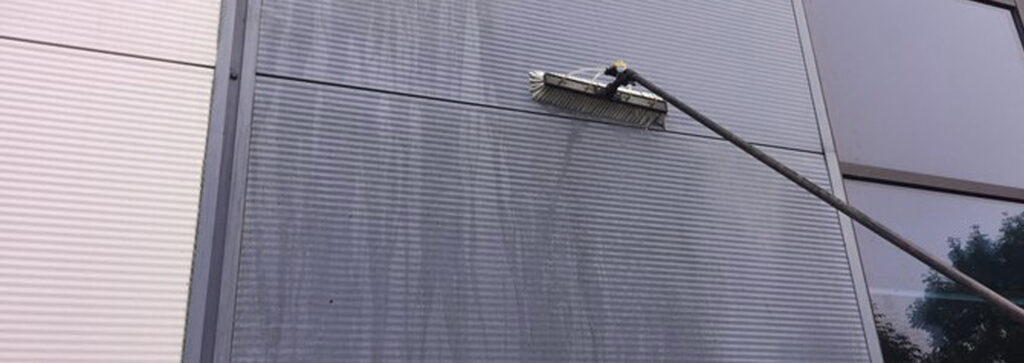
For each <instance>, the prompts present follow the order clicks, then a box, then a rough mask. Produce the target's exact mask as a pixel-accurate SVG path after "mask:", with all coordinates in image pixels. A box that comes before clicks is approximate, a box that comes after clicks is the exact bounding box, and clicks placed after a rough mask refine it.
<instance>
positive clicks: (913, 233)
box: [846, 180, 1024, 362]
mask: <svg viewBox="0 0 1024 363" xmlns="http://www.w3.org/2000/svg"><path fill="white" fill-rule="evenodd" d="M846 186H847V193H848V194H849V197H850V201H851V202H852V203H853V204H854V205H856V206H858V207H860V208H861V209H863V210H864V211H865V212H867V213H868V214H870V215H872V216H874V217H875V218H878V219H879V220H881V221H882V222H883V223H885V224H887V225H889V226H890V227H892V228H893V229H894V230H896V231H897V232H899V233H901V234H903V235H904V236H906V237H907V238H910V239H911V240H912V241H914V242H915V243H917V244H918V245H920V246H922V247H924V248H925V249H926V250H928V251H929V252H931V253H932V254H934V255H937V256H942V257H945V258H946V261H947V262H952V263H953V264H954V266H956V267H957V268H959V269H961V270H962V271H964V272H966V273H968V274H969V275H971V276H972V277H974V278H976V279H978V280H980V281H981V282H983V283H985V284H986V285H988V286H990V287H992V288H994V289H996V290H997V291H999V292H1000V293H1003V294H1004V296H1008V297H1009V298H1011V299H1014V301H1018V302H1019V303H1022V304H1024V300H1022V299H1024V294H1022V291H1024V248H1022V247H1024V205H1022V204H1016V203H1009V202H1002V201H996V200H989V199H982V198H974V197H966V196H961V195H955V194H946V193H938V192H931V191H925V190H919V189H912V188H903V187H894V186H889V185H883V184H876V183H867V182H858V181H851V180H847V181H846ZM856 235H857V242H858V243H859V246H860V250H861V258H862V260H863V264H864V269H865V274H866V275H867V280H868V289H869V290H870V293H871V300H872V303H873V304H874V306H875V318H876V326H878V328H879V329H878V330H879V336H880V337H879V338H880V340H881V341H882V346H883V351H886V353H887V354H886V361H887V362H903V361H915V360H914V359H908V356H912V355H913V354H912V351H913V350H914V349H917V350H918V351H919V352H920V354H919V357H924V356H926V355H930V358H932V359H933V361H935V362H947V361H949V362H954V361H955V362H1000V361H1003V362H1011V361H1012V362H1019V361H1024V348H1022V347H1021V345H1020V344H1009V342H1012V341H1017V342H1020V341H1024V329H1022V328H1021V327H1016V326H1015V325H1013V324H1012V323H1011V322H1010V321H1009V320H1008V319H1006V318H1005V317H1004V316H1003V315H1000V314H999V313H998V312H996V311H995V310H994V309H992V307H991V306H990V305H989V304H987V303H984V302H982V301H981V300H980V299H978V298H976V297H974V296H973V295H970V294H968V293H966V292H964V291H963V290H961V289H960V288H959V287H958V286H956V285H953V284H952V283H951V282H949V281H948V280H946V279H945V278H938V277H935V276H934V275H933V273H932V272H931V269H930V268H928V267H927V266H926V265H924V264H923V263H921V262H918V261H917V260H915V259H914V258H913V257H910V256H909V255H907V254H906V253H904V252H903V251H900V250H899V249H897V248H896V247H893V246H892V245H890V244H889V243H888V242H886V241H885V240H882V239H881V238H879V237H878V236H876V235H875V234H874V233H872V232H871V231H868V230H867V229H865V228H863V227H860V226H859V225H858V226H857V229H856ZM979 332H982V333H979ZM901 342H902V343H901ZM964 344H966V345H964ZM886 347H889V348H890V349H885V348H886ZM897 356H899V357H897ZM1011 358H1012V359H1011Z"/></svg>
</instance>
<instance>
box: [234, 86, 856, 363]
mask: <svg viewBox="0 0 1024 363" xmlns="http://www.w3.org/2000/svg"><path fill="white" fill-rule="evenodd" d="M771 152H772V153H773V154H775V155H777V156H778V157H779V158H781V159H782V160H783V161H785V162H786V163H788V164H789V165H792V166H793V167H795V168H796V169H798V170H799V171H801V172H803V173H806V175H808V176H809V177H810V178H812V179H813V180H814V181H816V182H818V183H819V184H824V185H827V176H826V174H825V167H824V165H823V158H822V156H821V155H819V154H814V153H805V152H795V151H783V150H772V151H771ZM249 157H250V164H249V176H248V189H247V196H246V209H245V220H244V237H243V243H242V250H241V267H240V275H239V281H238V286H237V301H236V302H237V306H236V313H235V332H234V338H233V339H234V341H233V348H232V352H233V357H234V361H237V362H257V361H288V362H292V361H296V362H297V361H345V362H371V361H385V362H397V361H417V362H419V361H427V362H501V361H509V362H511V361H516V362H520V361H528V362H540V361H544V362H595V361H598V362H623V361H637V362H647V361H679V360H687V361H690V360H692V361H731V362H736V361H763V362H767V361H786V362H795V361H808V362H819V361H830V362H839V361H866V360H867V356H866V348H865V341H864V336H863V332H862V330H861V320H860V314H859V310H858V308H857V306H856V300H855V298H854V291H853V288H852V283H851V281H850V273H849V268H848V264H847V259H846V254H845V248H844V244H843V241H842V240H841V238H840V233H839V229H838V224H837V221H836V214H835V212H833V211H832V210H831V209H830V208H829V207H827V206H826V205H824V204H823V203H820V202H817V201H816V200H814V199H813V198H811V197H809V196H807V195H806V194H805V193H804V192H802V191H801V190H799V189H798V188H797V187H795V186H792V185H790V183H789V182H788V181H786V180H785V179H783V178H782V177H780V176H777V175H775V174H774V173H773V172H771V171H770V170H769V169H768V168H766V167H763V166H761V165H759V164H757V162H756V161H755V160H753V159H751V158H749V157H747V156H746V155H744V154H742V153H741V152H739V151H737V150H735V149H734V147H733V146H731V145H729V144H727V143H726V142H724V141H720V140H716V139H712V138H704V137H696V136H685V135H678V134H671V133H665V132H647V131H643V130H636V129H631V128H625V127H619V126H611V125H605V124H598V123H590V122H582V121H571V120H567V119H564V118H559V117H551V116H541V115H535V114H527V113H522V112H517V111H502V110H495V109H493V108H488V107H479V106H466V105H457V104H453V103H450V102H444V101H430V100H423V99H418V98H414V97H406V96H395V95H387V94H382V93H379V92H372V91H358V90H352V89H346V88H341V87H333V86H325V85H312V84H309V83H306V82H301V81H286V80H277V79H273V78H267V77H264V78H262V79H261V80H260V82H259V83H258V85H257V94H256V110H255V117H254V120H253V134H252V142H251V151H250V154H249Z"/></svg>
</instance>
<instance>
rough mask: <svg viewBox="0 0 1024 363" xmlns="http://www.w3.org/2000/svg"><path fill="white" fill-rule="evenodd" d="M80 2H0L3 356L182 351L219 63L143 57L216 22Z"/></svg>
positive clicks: (198, 56) (112, 357) (199, 56)
mask: <svg viewBox="0 0 1024 363" xmlns="http://www.w3.org/2000/svg"><path fill="white" fill-rule="evenodd" d="M73 3H74V4H72V2H64V1H59V2H52V1H33V2H21V1H0V36H14V37H15V38H21V37H25V36H28V37H32V39H27V40H29V41H22V40H10V39H6V38H4V39H0V361H3V362H66V361H95V362H115V361H122V362H153V361H157V362H174V361H178V360H180V354H181V349H182V346H181V344H182V334H183V327H184V323H185V306H186V299H187V292H188V283H189V273H190V263H191V261H192V250H193V245H194V243H195V221H196V210H197V206H198V195H199V182H200V171H201V168H202V165H201V164H202V159H203V151H204V146H205V140H206V126H207V123H208V110H209V107H210V86H211V79H212V75H213V70H212V68H209V67H199V66H188V65H181V64H176V63H171V62H164V61H155V60H151V59H141V58H140V56H141V57H154V56H157V57H169V58H174V59H175V60H184V61H195V62H204V63H209V62H212V54H213V53H214V51H213V48H214V42H213V41H212V39H214V38H215V37H216V31H215V30H213V31H212V32H210V31H209V30H210V29H211V27H213V28H212V29H215V28H216V23H217V19H216V16H215V15H214V17H213V18H209V17H208V16H206V15H209V6H207V7H193V8H192V9H191V10H190V9H187V8H186V7H188V6H192V5H195V4H182V5H181V6H182V8H181V9H179V10H178V11H180V12H185V11H194V12H195V13H196V14H200V15H203V14H205V15H203V16H205V17H202V19H199V20H195V22H192V21H191V20H190V19H191V18H189V19H183V18H182V17H180V16H176V15H175V14H174V13H168V12H166V11H160V9H157V8H156V7H155V3H156V2H148V3H142V2H133V1H125V2H119V3H120V4H121V6H112V5H113V3H112V2H102V3H101V2H93V1H78V2H73ZM162 3H168V4H170V3H169V2H162ZM212 3H215V4H216V3H217V2H212ZM100 4H106V7H105V8H104V11H100V10H98V9H97V8H94V7H96V6H100ZM147 4H149V5H147ZM147 6H149V7H147ZM168 6H170V5H168ZM174 6H178V5H174ZM197 16H199V15H197ZM128 18H134V20H133V21H131V26H128V25H125V23H126V22H128V21H127V20H125V19H128ZM176 19H177V20H181V21H182V22H183V23H184V24H182V25H181V26H179V25H170V24H172V23H175V22H176V21H177V20H176ZM197 19H198V18H197ZM196 23H203V24H204V25H203V26H202V27H198V28H196V29H191V30H189V31H186V30H185V29H184V27H191V26H198V25H197V24H196ZM175 29H177V30H175ZM160 31H163V33H160ZM189 34H192V35H194V36H190V35H189ZM51 35H52V36H51ZM172 38H173V39H178V40H180V41H179V42H175V41H172V40H173V39H172ZM184 38H188V39H184ZM40 42H41V43H40ZM53 42H58V43H59V44H48V43H53ZM185 43H188V44H187V45H186V44H185ZM193 43H194V44H193ZM202 46H205V48H203V47H202ZM81 47H85V48H91V47H99V48H101V49H99V50H102V51H104V52H106V51H115V52H137V53H139V54H132V55H111V54H105V53H103V52H96V51H91V50H83V49H81ZM200 48H203V49H200Z"/></svg>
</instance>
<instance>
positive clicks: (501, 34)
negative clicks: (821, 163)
mask: <svg viewBox="0 0 1024 363" xmlns="http://www.w3.org/2000/svg"><path fill="white" fill-rule="evenodd" d="M262 16H263V20H262V22H261V24H260V44H259V65H258V70H259V71H260V72H264V73H268V74H275V75H285V76H290V77H298V78H304V79H313V80H318V81H325V82H334V83H340V84H346V85H354V86H360V87H369V88H375V89H381V90H388V91H395V92H404V93H412V94H417V95H427V96H431V97H440V98H445V99H452V100H459V101H465V102H474V103H481V104H487V105H498V106H503V107H511V108H516V109H523V110H530V111H537V112H558V111H556V110H554V109H551V108H547V107H542V106H539V105H535V104H533V103H532V102H531V101H530V97H529V92H527V90H526V89H527V86H526V83H527V82H526V76H527V72H528V71H530V70H534V69H537V70H545V71H555V72H568V71H571V70H574V69H577V68H581V67H593V66H601V65H605V64H609V63H611V62H612V61H614V60H616V59H624V60H626V61H627V62H629V63H630V64H631V65H632V66H634V67H635V68H636V69H638V70H640V71H641V72H642V73H643V74H645V75H646V76H647V77H648V78H649V79H651V80H652V81H654V82H655V83H658V84H659V85H661V86H662V88H665V89H667V90H669V91H671V92H673V93H675V94H676V95H677V96H678V97H680V98H681V99H684V100H686V101H687V102H690V103H691V104H692V105H693V106H695V107H696V108H698V109H700V110H702V111H703V112H705V113H706V114H708V115H709V116H712V117H713V118H714V119H716V120H718V121H720V122H721V123H722V124H724V125H725V126H727V127H730V128H731V129H734V130H735V131H736V132H737V133H738V134H740V135H741V136H744V137H748V138H749V139H750V140H752V141H754V142H759V143H764V144H769V145H779V146H786V147H790V148H799V149H804V150H813V151H820V150H821V143H820V140H819V136H818V130H817V124H816V121H815V117H814V110H813V106H812V103H811V97H810V92H809V88H808V86H807V74H806V69H805V67H804V62H803V53H802V50H801V47H800V40H799V36H798V33H797V27H796V23H795V18H794V13H793V6H792V3H791V2H790V1H788V0H770V1H742V0H730V1H703V0H686V1H677V0H671V1H670V0H665V1H645V0H626V1H598V2H582V3H581V2H574V1H551V0H505V1H463V0H457V1H392V0H384V1H382V0H357V1H333V0H267V1H264V2H263V15H262ZM668 122H669V127H670V129H673V130H682V131H687V132H698V133H703V134H710V132H708V131H706V130H705V129H703V128H702V127H701V126H699V125H697V124H696V123H695V122H693V121H691V120H688V119H685V116H683V115H682V114H681V113H672V116H671V117H670V118H669V120H668Z"/></svg>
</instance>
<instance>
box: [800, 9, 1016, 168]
mask: <svg viewBox="0 0 1024 363" xmlns="http://www.w3.org/2000/svg"><path fill="white" fill-rule="evenodd" d="M807 11H808V15H809V24H810V26H811V36H812V39H813V42H814V51H815V54H816V56H817V59H818V67H819V72H820V74H821V80H822V85H823V87H824V93H825V97H826V101H827V104H828V112H829V116H830V118H831V120H832V126H833V130H835V131H834V132H835V138H836V145H837V147H838V151H839V156H840V158H841V159H842V160H844V161H848V162H856V163H861V164H867V165H873V166H879V167H885V168H890V169H897V170H906V171H913V172H918V173H925V174H933V175H941V176H946V177H952V178H958V179H966V180H972V181H979V182H985V183H993V184H1001V185H1009V186H1015V187H1024V168H1022V167H1020V166H1021V165H1024V145H1022V143H1021V142H1020V140H1021V135H1024V51H1022V49H1021V40H1020V37H1019V35H1018V33H1017V29H1016V27H1015V25H1014V22H1013V17H1012V13H1011V12H1010V11H1009V10H1006V9H1002V8H998V7H995V6H991V5H985V4H981V3H978V2H975V1H969V0H907V1H890V0H867V1H861V0H858V1H807Z"/></svg>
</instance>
